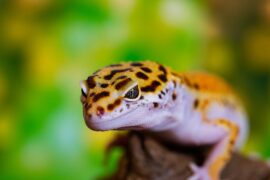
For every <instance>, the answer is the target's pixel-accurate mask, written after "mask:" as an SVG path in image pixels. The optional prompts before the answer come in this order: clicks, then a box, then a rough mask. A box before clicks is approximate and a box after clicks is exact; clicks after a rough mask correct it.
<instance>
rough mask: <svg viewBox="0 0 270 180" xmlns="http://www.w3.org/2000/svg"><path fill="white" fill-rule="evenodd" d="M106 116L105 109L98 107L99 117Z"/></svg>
mask: <svg viewBox="0 0 270 180" xmlns="http://www.w3.org/2000/svg"><path fill="white" fill-rule="evenodd" d="M103 114H104V108H103V107H101V106H98V107H97V116H102V115H103Z"/></svg>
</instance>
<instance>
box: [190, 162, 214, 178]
mask: <svg viewBox="0 0 270 180" xmlns="http://www.w3.org/2000/svg"><path fill="white" fill-rule="evenodd" d="M190 168H191V170H192V172H193V175H192V176H191V177H189V178H188V180H211V178H210V177H209V174H208V172H207V169H206V168H205V167H199V166H198V165H196V164H195V163H191V164H190Z"/></svg>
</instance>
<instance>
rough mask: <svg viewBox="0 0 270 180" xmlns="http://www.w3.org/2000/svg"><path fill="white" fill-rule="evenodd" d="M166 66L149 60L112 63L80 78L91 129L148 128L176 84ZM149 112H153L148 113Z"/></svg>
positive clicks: (84, 111) (87, 122)
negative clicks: (85, 77)
mask: <svg viewBox="0 0 270 180" xmlns="http://www.w3.org/2000/svg"><path fill="white" fill-rule="evenodd" d="M170 78H171V73H170V70H169V69H168V68H165V67H164V66H162V65H160V64H158V63H155V62H151V61H144V62H133V63H129V62H128V63H121V64H114V65H111V66H107V67H105V68H102V69H101V70H98V71H96V72H95V73H94V74H92V75H91V76H89V77H88V78H87V79H86V80H83V81H81V91H82V94H81V102H82V104H83V114H84V119H85V122H86V124H87V126H88V127H89V128H90V129H93V130H112V129H147V128H149V125H150V124H155V123H154V122H152V121H155V122H157V120H155V119H157V117H162V116H163V115H162V114H161V113H162V112H163V111H161V109H162V108H165V106H166V103H167V102H168V101H169V99H170V98H171V97H172V91H173V88H174V87H175V85H174V83H172V81H171V80H170ZM151 113H152V114H151Z"/></svg>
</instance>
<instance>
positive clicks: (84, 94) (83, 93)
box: [81, 89, 87, 97]
mask: <svg viewBox="0 0 270 180" xmlns="http://www.w3.org/2000/svg"><path fill="white" fill-rule="evenodd" d="M81 91H82V95H83V96H84V97H86V96H87V95H86V93H85V92H84V91H83V89H81Z"/></svg>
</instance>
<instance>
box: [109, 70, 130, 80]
mask: <svg viewBox="0 0 270 180" xmlns="http://www.w3.org/2000/svg"><path fill="white" fill-rule="evenodd" d="M130 70H131V69H130V68H126V69H114V70H112V71H111V73H110V74H108V75H106V76H104V79H106V80H111V79H112V78H113V76H114V75H115V74H117V73H121V72H125V71H130Z"/></svg>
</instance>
